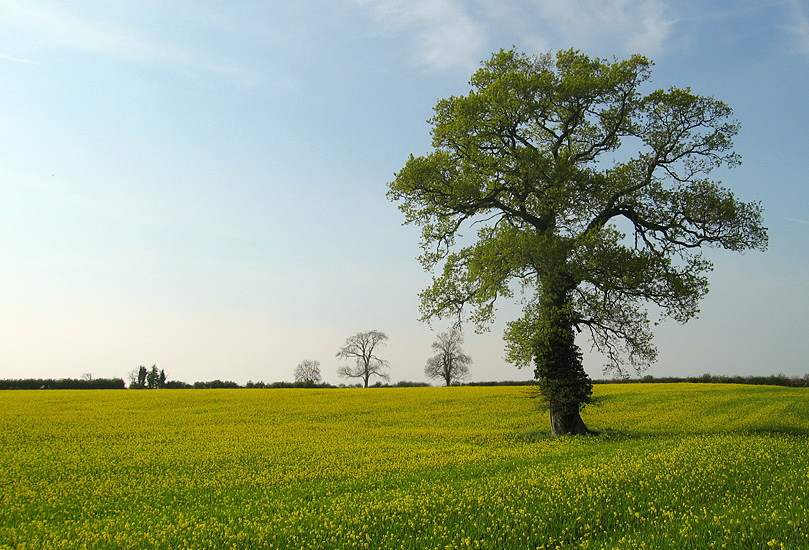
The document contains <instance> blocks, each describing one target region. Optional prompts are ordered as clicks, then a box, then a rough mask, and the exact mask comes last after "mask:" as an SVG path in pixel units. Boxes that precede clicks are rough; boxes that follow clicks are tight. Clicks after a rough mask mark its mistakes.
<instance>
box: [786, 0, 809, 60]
mask: <svg viewBox="0 0 809 550" xmlns="http://www.w3.org/2000/svg"><path fill="white" fill-rule="evenodd" d="M787 6H788V8H789V15H790V20H791V23H790V25H788V27H787V28H788V29H789V32H790V33H791V34H792V35H793V37H794V38H795V41H796V43H797V46H796V50H797V51H798V53H802V54H809V14H807V13H806V8H805V7H804V5H803V4H802V3H801V2H800V0H788V1H787Z"/></svg>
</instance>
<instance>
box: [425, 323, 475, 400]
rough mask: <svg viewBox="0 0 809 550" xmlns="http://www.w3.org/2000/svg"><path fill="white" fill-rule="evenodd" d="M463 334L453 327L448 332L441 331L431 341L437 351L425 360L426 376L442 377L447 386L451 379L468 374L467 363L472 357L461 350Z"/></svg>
mask: <svg viewBox="0 0 809 550" xmlns="http://www.w3.org/2000/svg"><path fill="white" fill-rule="evenodd" d="M462 345H463V334H462V333H461V331H460V330H459V329H457V328H455V327H453V328H452V330H450V331H449V332H441V333H439V334H438V339H436V341H435V342H433V351H435V352H437V353H436V354H435V355H434V356H433V357H430V359H429V360H428V361H427V366H426V367H424V374H425V375H427V377H428V378H443V379H444V382H446V383H447V386H449V385H450V384H452V381H453V380H462V379H464V378H466V377H468V376H469V365H470V364H471V363H472V358H471V357H470V356H468V355H467V354H465V353H464V352H463V349H461V346H462Z"/></svg>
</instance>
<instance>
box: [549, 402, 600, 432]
mask: <svg viewBox="0 0 809 550" xmlns="http://www.w3.org/2000/svg"><path fill="white" fill-rule="evenodd" d="M565 409H567V410H565ZM550 415H551V435H587V434H589V433H592V432H591V431H590V430H588V429H587V426H585V425H584V421H583V420H582V419H581V415H580V414H579V411H578V408H576V409H574V410H572V411H571V410H570V409H569V408H567V407H559V406H556V407H554V406H553V405H551V407H550Z"/></svg>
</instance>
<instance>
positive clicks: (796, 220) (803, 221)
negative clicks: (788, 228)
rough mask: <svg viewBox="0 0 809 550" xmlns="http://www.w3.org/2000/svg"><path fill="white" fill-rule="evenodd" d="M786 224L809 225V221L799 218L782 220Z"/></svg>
mask: <svg viewBox="0 0 809 550" xmlns="http://www.w3.org/2000/svg"><path fill="white" fill-rule="evenodd" d="M784 219H785V220H786V221H788V222H792V223H799V224H801V225H809V220H801V219H799V218H784Z"/></svg>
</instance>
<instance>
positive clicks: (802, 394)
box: [0, 384, 809, 550]
mask: <svg viewBox="0 0 809 550" xmlns="http://www.w3.org/2000/svg"><path fill="white" fill-rule="evenodd" d="M526 393H527V390H526V389H525V388H514V387H449V388H391V389H376V390H374V389H372V390H356V389H346V390H307V389H283V390H248V389H245V390H160V391H154V392H136V391H105V390H98V391H96V390H83V391H72V390H58V391H48V390H42V391H9V392H3V393H2V396H0V397H2V399H0V427H1V428H2V429H0V548H2V549H11V548H14V549H45V548H48V549H50V548H99V549H101V548H103V549H109V548H119V549H141V548H142V549H147V548H148V549H175V548H187V549H207V548H231V549H274V548H277V549H286V548H290V549H292V548H295V549H297V548H312V549H315V548H317V549H330V548H334V549H340V548H352V549H354V548H368V549H388V548H390V549H444V550H446V549H456V548H457V549H462V548H491V549H495V548H499V549H526V548H541V549H551V548H554V549H557V548H558V549H561V548H578V549H630V548H671V549H675V548H676V549H688V548H693V549H704V548H738V549H745V550H746V549H749V548H788V549H793V548H806V547H809V510H807V506H809V504H807V503H809V440H807V434H809V409H807V407H806V403H807V397H809V394H807V390H806V389H790V388H780V387H766V386H737V385H712V384H648V385H647V384H643V385H640V384H639V385H596V386H595V393H594V396H595V397H596V398H597V404H596V405H595V406H593V407H591V408H588V409H587V422H588V425H589V426H590V427H592V428H593V429H596V430H601V431H602V432H603V433H602V435H600V436H587V437H567V438H550V437H549V436H548V435H547V432H542V431H537V427H541V428H544V427H545V425H546V424H547V419H546V417H545V415H546V414H547V412H543V411H541V410H538V409H537V408H536V405H537V403H536V402H534V401H532V400H530V399H527V398H526ZM532 411H533V412H532Z"/></svg>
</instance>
